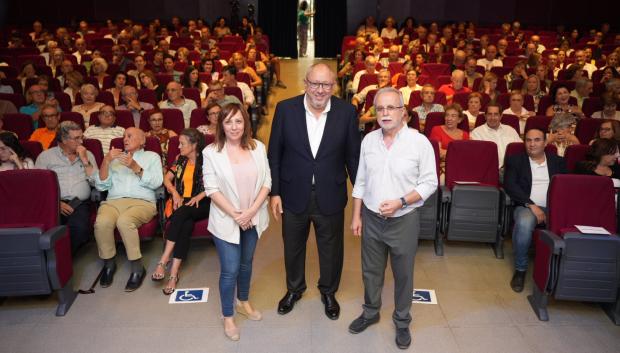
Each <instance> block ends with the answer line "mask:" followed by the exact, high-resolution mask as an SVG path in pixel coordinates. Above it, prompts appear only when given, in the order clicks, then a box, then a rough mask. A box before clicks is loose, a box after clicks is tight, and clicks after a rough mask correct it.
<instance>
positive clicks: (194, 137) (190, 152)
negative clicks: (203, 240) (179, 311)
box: [151, 129, 211, 295]
mask: <svg viewBox="0 0 620 353" xmlns="http://www.w3.org/2000/svg"><path fill="white" fill-rule="evenodd" d="M204 148H205V139H204V136H203V135H202V134H201V133H200V132H199V131H198V130H196V129H185V130H183V131H182V132H181V135H180V136H179V151H180V153H179V156H178V157H177V159H176V161H175V163H174V166H173V167H172V168H170V170H168V172H167V173H166V175H165V177H164V187H165V188H166V190H168V193H169V194H170V195H171V200H172V208H173V210H174V211H173V213H172V215H171V216H170V218H169V220H170V224H169V226H168V229H167V231H166V235H165V238H166V245H165V248H164V252H163V254H162V255H161V258H160V259H159V262H158V263H157V267H156V268H155V272H153V274H152V275H151V278H152V279H153V280H154V281H161V280H163V279H164V277H165V276H166V266H167V264H168V263H169V262H170V258H171V257H172V266H170V276H169V277H168V284H167V285H166V287H165V288H163V289H162V291H163V292H164V294H165V295H170V294H172V293H173V292H174V291H175V289H176V285H177V283H178V281H179V269H180V267H181V262H182V261H184V260H185V259H186V258H187V253H188V252H189V246H190V238H191V236H192V232H193V229H194V222H196V221H199V220H202V219H205V218H207V217H208V216H209V205H210V204H211V202H210V199H209V198H208V197H206V196H207V195H206V194H205V190H204V184H203V182H202V150H203V149H204Z"/></svg>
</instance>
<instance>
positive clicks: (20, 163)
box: [0, 119, 34, 172]
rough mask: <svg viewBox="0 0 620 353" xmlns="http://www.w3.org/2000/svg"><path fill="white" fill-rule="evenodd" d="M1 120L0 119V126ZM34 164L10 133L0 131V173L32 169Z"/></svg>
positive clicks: (15, 137)
mask: <svg viewBox="0 0 620 353" xmlns="http://www.w3.org/2000/svg"><path fill="white" fill-rule="evenodd" d="M1 122H2V119H0V124H1ZM0 130H1V127H0ZM32 168H34V162H33V161H32V159H30V158H29V157H28V152H27V151H26V150H25V149H24V147H22V145H20V143H19V140H18V139H17V136H15V134H14V133H12V132H10V131H0V172H1V171H5V170H14V169H32Z"/></svg>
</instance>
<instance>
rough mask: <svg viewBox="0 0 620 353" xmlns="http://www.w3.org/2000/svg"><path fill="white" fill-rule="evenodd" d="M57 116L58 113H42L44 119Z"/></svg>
mask: <svg viewBox="0 0 620 353" xmlns="http://www.w3.org/2000/svg"><path fill="white" fill-rule="evenodd" d="M57 116H58V114H41V117H42V118H43V119H47V118H55V117H57Z"/></svg>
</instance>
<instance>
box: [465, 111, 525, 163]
mask: <svg viewBox="0 0 620 353" xmlns="http://www.w3.org/2000/svg"><path fill="white" fill-rule="evenodd" d="M485 118H486V123H485V124H483V125H480V126H478V127H477V128H475V129H474V130H473V131H472V132H471V135H470V136H471V139H472V140H478V141H491V142H494V143H495V144H496V145H497V160H498V161H499V167H500V169H501V168H502V167H503V166H504V154H505V153H506V147H507V146H508V144H510V143H512V142H522V141H521V138H520V137H519V133H518V132H517V131H515V129H513V128H512V127H511V126H508V125H504V124H502V123H501V121H502V114H501V107H500V105H499V104H497V103H495V102H490V103H489V104H488V105H487V110H486V113H485Z"/></svg>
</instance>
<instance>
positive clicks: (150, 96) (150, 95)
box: [138, 88, 157, 107]
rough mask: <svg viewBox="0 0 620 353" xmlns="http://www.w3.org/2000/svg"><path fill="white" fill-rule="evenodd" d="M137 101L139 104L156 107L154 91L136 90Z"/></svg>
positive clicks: (146, 89)
mask: <svg viewBox="0 0 620 353" xmlns="http://www.w3.org/2000/svg"><path fill="white" fill-rule="evenodd" d="M138 100H139V101H141V102H146V103H151V104H152V105H153V106H154V107H156V106H157V95H156V94H155V91H153V90H152V89H148V88H141V89H139V90H138Z"/></svg>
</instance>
